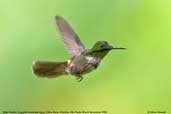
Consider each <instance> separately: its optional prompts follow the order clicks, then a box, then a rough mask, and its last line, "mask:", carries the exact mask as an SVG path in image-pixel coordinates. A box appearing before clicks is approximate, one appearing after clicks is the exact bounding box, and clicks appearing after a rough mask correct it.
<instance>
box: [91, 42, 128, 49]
mask: <svg viewBox="0 0 171 114" xmlns="http://www.w3.org/2000/svg"><path fill="white" fill-rule="evenodd" d="M113 49H125V48H122V47H118V46H111V45H109V44H108V42H106V41H97V42H96V43H95V45H94V46H93V48H92V49H91V50H92V51H96V52H102V51H110V50H113Z"/></svg>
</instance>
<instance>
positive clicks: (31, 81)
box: [0, 0, 171, 114]
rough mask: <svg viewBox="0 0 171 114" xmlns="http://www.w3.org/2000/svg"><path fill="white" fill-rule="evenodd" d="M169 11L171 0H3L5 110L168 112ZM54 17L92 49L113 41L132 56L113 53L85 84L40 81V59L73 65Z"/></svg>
mask: <svg viewBox="0 0 171 114" xmlns="http://www.w3.org/2000/svg"><path fill="white" fill-rule="evenodd" d="M170 12H171V1H169V0H1V1H0V46H1V48H0V107H1V109H2V110H107V111H108V112H109V113H110V114H115V113H119V114H145V113H147V111H149V110H152V111H167V113H169V109H171V103H170V101H169V99H170V97H171V89H170V87H171V71H170V68H171V57H170V56H171V50H170V42H171V32H170V31H171V21H170V20H171V15H170ZM55 15H61V16H63V17H64V18H65V19H66V20H67V21H68V22H69V23H70V24H71V25H72V26H73V28H74V30H75V31H76V32H77V33H78V34H79V36H80V37H81V40H82V42H83V43H85V45H86V46H87V47H89V48H91V46H92V45H93V43H95V42H96V41H98V40H106V41H108V42H110V43H111V44H113V45H119V46H123V47H126V48H127V50H125V51H112V52H110V54H108V56H106V57H105V59H104V60H103V62H102V64H101V66H100V67H99V68H98V69H97V70H96V71H94V72H92V73H90V74H87V75H85V80H83V81H82V82H81V83H78V82H77V81H76V80H75V79H74V77H71V76H64V77H61V78H55V79H41V78H36V77H35V76H34V75H33V74H32V71H31V64H32V61H33V60H49V61H64V60H67V59H69V55H68V53H67V50H66V49H65V48H64V46H63V43H62V42H61V40H60V38H59V35H58V33H57V31H56V27H55V21H54V16H55Z"/></svg>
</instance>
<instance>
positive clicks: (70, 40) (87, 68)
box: [32, 16, 126, 81]
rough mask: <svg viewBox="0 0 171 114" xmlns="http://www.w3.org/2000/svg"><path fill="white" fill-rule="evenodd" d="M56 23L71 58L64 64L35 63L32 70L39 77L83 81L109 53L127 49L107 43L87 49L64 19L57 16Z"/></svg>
mask: <svg viewBox="0 0 171 114" xmlns="http://www.w3.org/2000/svg"><path fill="white" fill-rule="evenodd" d="M55 22H56V26H57V30H58V32H59V34H60V37H61V39H62V41H63V43H64V45H65V47H66V48H67V50H68V52H69V54H70V56H71V58H70V59H69V60H67V61H63V62H48V61H33V64H32V70H33V73H34V74H35V75H36V76H38V77H46V78H55V77H60V76H65V75H71V76H74V77H76V79H77V80H78V81H82V80H83V75H85V74H87V73H89V72H91V71H93V70H95V69H97V67H98V66H99V64H100V63H101V61H102V59H103V58H104V57H105V56H106V55H107V53H108V52H109V51H111V50H118V49H121V50H122V49H126V48H123V47H119V46H112V45H110V44H109V43H108V42H107V41H97V42H96V43H95V44H94V46H93V47H92V48H90V49H87V48H85V46H84V44H83V43H82V42H81V40H80V38H79V36H78V35H77V34H76V33H75V32H74V30H73V29H72V27H71V26H70V25H69V23H68V22H67V21H66V20H65V19H64V18H63V17H61V16H55Z"/></svg>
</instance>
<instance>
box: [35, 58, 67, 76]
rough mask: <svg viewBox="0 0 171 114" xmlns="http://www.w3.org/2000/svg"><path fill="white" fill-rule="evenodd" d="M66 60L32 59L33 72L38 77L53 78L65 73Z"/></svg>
mask: <svg viewBox="0 0 171 114" xmlns="http://www.w3.org/2000/svg"><path fill="white" fill-rule="evenodd" d="M66 65H67V62H41V61H34V62H33V65H32V69H33V73H34V74H35V75H36V76H38V77H47V78H55V77H58V76H61V75H65V74H67V72H66V71H65V68H66Z"/></svg>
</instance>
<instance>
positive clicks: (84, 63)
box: [66, 55, 100, 76]
mask: <svg viewBox="0 0 171 114" xmlns="http://www.w3.org/2000/svg"><path fill="white" fill-rule="evenodd" d="M99 63H100V59H99V58H97V57H95V56H91V55H85V56H84V55H80V56H78V57H75V58H73V59H71V60H69V61H68V65H67V68H66V72H67V73H69V74H72V75H76V76H80V75H84V74H87V73H89V72H91V71H93V70H94V69H96V68H97V67H98V65H99Z"/></svg>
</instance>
